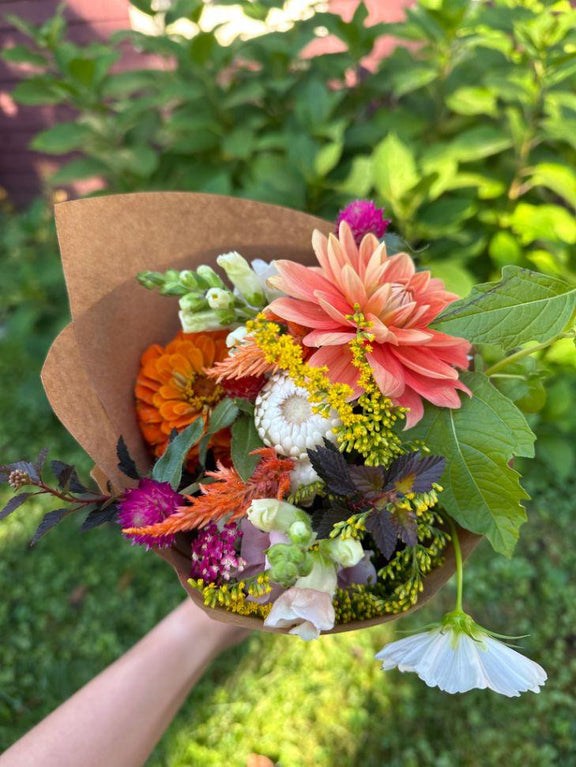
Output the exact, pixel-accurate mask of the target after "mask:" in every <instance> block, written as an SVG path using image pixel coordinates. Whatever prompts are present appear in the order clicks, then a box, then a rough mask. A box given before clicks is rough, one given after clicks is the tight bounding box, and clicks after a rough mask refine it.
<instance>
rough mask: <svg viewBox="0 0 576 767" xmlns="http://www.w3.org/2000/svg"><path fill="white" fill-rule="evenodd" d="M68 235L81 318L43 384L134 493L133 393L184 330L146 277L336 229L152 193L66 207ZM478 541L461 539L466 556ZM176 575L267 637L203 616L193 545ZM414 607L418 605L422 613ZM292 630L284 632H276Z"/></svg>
mask: <svg viewBox="0 0 576 767" xmlns="http://www.w3.org/2000/svg"><path fill="white" fill-rule="evenodd" d="M56 223H57V229H58V239H59V243H60V250H61V254H62V263H63V267H64V274H65V278H66V285H67V288H68V294H69V298H70V308H71V313H72V322H71V323H70V325H68V326H67V327H66V328H65V329H64V330H63V331H62V333H61V334H60V335H59V336H58V338H57V339H56V341H55V342H54V344H53V345H52V348H51V349H50V352H49V354H48V357H47V359H46V362H45V364H44V368H43V370H42V381H43V384H44V388H45V390H46V394H47V395H48V399H49V400H50V403H51V405H52V407H53V409H54V412H55V413H56V415H57V416H58V418H59V419H60V420H61V421H62V423H63V424H64V426H65V427H66V429H67V430H68V431H69V432H70V433H71V434H72V436H73V437H74V438H75V439H76V441H77V442H78V443H79V444H80V445H81V446H82V447H83V448H84V450H85V451H86V452H87V453H88V455H90V457H91V458H92V459H93V461H94V463H95V465H96V467H97V468H96V469H95V471H94V475H95V478H96V480H97V482H98V484H100V486H101V487H102V486H105V484H106V482H107V480H110V482H111V483H112V484H113V485H114V486H115V487H117V488H124V487H126V486H128V485H130V481H129V480H127V478H126V477H125V476H124V475H123V474H122V473H121V472H120V471H119V470H118V468H117V458H116V443H117V441H118V438H119V437H120V436H121V435H122V436H123V437H124V439H125V441H126V444H127V445H128V448H129V450H130V452H131V454H132V455H133V456H134V458H135V460H136V462H137V464H138V466H139V467H140V469H141V470H143V471H146V470H147V469H148V468H150V466H151V459H150V456H149V453H148V450H147V448H146V445H145V444H144V441H143V439H142V437H141V435H140V431H139V429H138V425H137V422H136V415H135V410H134V397H133V388H134V382H135V378H136V375H137V371H138V366H139V360H140V355H141V354H142V352H143V351H144V349H145V348H146V347H147V346H149V345H150V344H152V343H165V342H167V341H168V340H169V339H170V338H171V337H172V336H173V334H174V333H175V332H176V331H177V330H178V317H177V308H178V307H177V301H176V299H169V298H166V297H163V296H159V295H157V294H155V293H152V292H151V291H148V290H145V289H144V288H142V287H141V286H140V285H138V283H137V282H136V279H135V276H136V274H137V273H138V272H140V271H143V270H155V271H163V270H165V269H167V268H171V267H174V268H177V269H178V268H189V269H194V268H196V267H197V266H198V265H199V264H202V263H205V264H211V265H213V264H214V263H215V259H216V256H218V255H219V254H220V253H225V252H227V251H230V250H238V251H239V252H240V253H242V255H243V256H245V257H246V258H248V259H253V258H264V259H266V260H271V259H277V258H289V259H292V260H295V261H300V262H302V263H310V262H312V259H313V253H312V249H311V245H310V242H311V235H312V231H313V229H314V228H317V229H320V230H321V231H323V232H324V233H328V232H330V231H331V230H332V224H330V223H328V222H326V221H323V220H321V219H317V218H314V217H312V216H309V215H307V214H305V213H299V212H297V211H293V210H289V209H287V208H280V207H278V206H275V205H267V204H264V203H258V202H252V201H249V200H242V199H238V198H232V197H220V196H217V195H206V194H193V193H179V192H152V193H145V194H129V195H116V196H110V197H97V198H92V199H87V200H76V201H74V202H67V203H62V204H60V205H58V206H57V207H56ZM479 540H480V538H479V537H478V536H475V535H473V534H472V533H469V532H467V531H461V544H462V549H463V553H464V555H465V556H467V555H468V554H469V553H470V552H471V551H472V549H473V548H474V547H475V546H476V544H477V543H478V541H479ZM158 553H159V554H160V556H162V557H163V558H164V559H165V560H166V561H168V562H169V563H170V564H171V565H172V567H173V568H174V569H175V570H176V572H177V574H178V577H179V579H180V581H181V583H182V585H183V586H184V588H185V589H186V591H187V592H188V593H189V594H190V596H191V598H192V599H193V600H194V601H195V602H196V603H197V604H199V605H200V606H201V607H203V609H205V610H206V612H208V613H209V614H210V615H211V616H213V617H215V618H218V620H222V621H225V622H228V623H236V624H239V625H242V626H245V627H247V628H258V629H262V628H263V626H262V621H261V620H260V619H257V618H253V617H247V616H239V615H234V614H232V613H229V612H227V611H226V610H223V609H217V610H213V609H210V608H204V606H203V604H202V597H201V595H200V594H199V593H198V592H196V591H194V590H193V589H191V588H190V587H189V586H188V584H187V582H186V581H187V578H188V576H189V570H190V557H189V554H188V551H187V550H186V547H185V546H182V544H178V543H177V544H176V545H175V546H174V547H172V549H169V550H164V551H158ZM454 571H455V566H454V559H453V552H452V550H451V549H450V550H449V551H448V553H447V556H446V561H445V563H444V564H443V565H442V567H440V568H437V569H436V570H435V571H434V572H432V573H431V574H430V575H429V576H428V577H427V578H426V583H425V589H424V592H423V593H422V595H421V596H420V599H419V602H418V605H417V607H420V606H421V605H422V604H424V603H425V602H426V601H428V599H430V598H431V597H432V596H434V594H436V592H437V591H438V590H439V589H440V588H441V587H442V586H443V585H444V583H446V581H447V580H448V579H449V578H450V576H451V575H452V574H453V573H454ZM413 609H414V608H413ZM395 617H397V616H394V615H389V616H384V617H381V618H374V619H372V620H370V621H364V622H355V623H350V624H346V625H343V626H337V627H336V628H335V629H334V630H333V631H334V632H339V631H350V630H352V629H357V628H361V627H365V626H371V625H375V624H377V623H384V622H386V621H389V620H393V619H394V618H395ZM277 633H286V630H277Z"/></svg>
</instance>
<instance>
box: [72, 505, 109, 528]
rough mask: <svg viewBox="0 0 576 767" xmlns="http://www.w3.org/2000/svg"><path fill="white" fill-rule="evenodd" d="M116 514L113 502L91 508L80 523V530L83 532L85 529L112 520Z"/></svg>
mask: <svg viewBox="0 0 576 767" xmlns="http://www.w3.org/2000/svg"><path fill="white" fill-rule="evenodd" d="M117 515H118V507H117V506H116V504H114V503H111V504H109V505H108V506H97V507H96V508H95V509H92V511H91V512H90V513H89V514H88V516H87V517H86V519H85V520H84V522H83V523H82V527H81V528H80V532H81V533H85V532H86V531H87V530H92V529H93V528H94V527H100V525H104V524H106V522H114V521H115V520H116V517H117Z"/></svg>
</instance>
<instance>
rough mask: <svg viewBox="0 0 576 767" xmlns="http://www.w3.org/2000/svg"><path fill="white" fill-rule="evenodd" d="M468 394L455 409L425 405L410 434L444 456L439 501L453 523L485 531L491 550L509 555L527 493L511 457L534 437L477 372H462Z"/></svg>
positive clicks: (527, 450) (529, 447)
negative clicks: (470, 395)
mask: <svg viewBox="0 0 576 767" xmlns="http://www.w3.org/2000/svg"><path fill="white" fill-rule="evenodd" d="M461 379H462V382H463V383H464V384H466V386H468V387H469V388H470V389H471V391H472V394H473V396H472V397H471V398H470V399H468V398H467V397H464V400H463V402H462V407H461V408H460V409H459V410H453V409H450V408H439V407H436V406H434V405H427V406H426V409H425V412H424V417H423V419H422V420H421V421H420V423H419V424H417V425H416V426H415V427H414V428H413V429H411V430H410V435H411V436H412V437H413V438H415V439H421V440H423V441H424V442H425V443H426V445H427V447H428V448H430V450H431V451H432V453H435V454H438V455H443V456H444V458H445V459H446V471H445V473H444V475H443V477H442V480H441V484H442V487H443V488H444V491H443V492H442V494H441V496H440V497H441V503H442V505H443V506H444V507H445V508H446V510H447V511H448V513H449V514H450V515H451V516H452V517H453V518H454V519H455V520H456V521H457V522H458V524H460V525H462V527H465V528H466V529H467V530H471V531H472V532H474V533H479V534H480V535H485V536H486V537H487V538H488V540H489V541H490V543H491V544H492V546H493V547H494V549H495V550H496V551H498V552H500V553H502V554H505V555H506V556H511V554H512V552H513V550H514V546H515V544H516V541H517V540H518V534H519V529H520V526H521V525H522V524H523V523H524V522H525V521H526V512H525V511H524V509H523V508H522V506H521V505H520V503H521V501H522V500H524V499H526V498H528V495H527V494H526V492H525V491H524V490H523V488H522V487H521V486H520V482H519V474H518V472H516V471H514V469H512V468H510V466H509V465H508V464H509V461H510V460H511V459H512V458H513V456H515V455H518V456H526V457H532V456H533V455H534V445H533V443H534V440H535V436H534V434H533V433H532V431H531V430H530V427H529V426H528V424H527V422H526V419H525V418H524V416H523V415H522V413H521V412H520V411H519V410H518V408H517V407H516V406H515V405H514V403H513V402H511V401H510V400H509V399H508V398H507V397H505V396H504V395H503V394H501V393H500V392H499V391H498V390H497V389H496V388H495V387H494V386H492V384H491V383H490V381H489V380H488V379H487V378H486V376H484V375H483V374H482V373H462V374H461Z"/></svg>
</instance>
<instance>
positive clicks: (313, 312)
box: [268, 298, 340, 330]
mask: <svg viewBox="0 0 576 767" xmlns="http://www.w3.org/2000/svg"><path fill="white" fill-rule="evenodd" d="M268 309H269V310H270V311H271V312H273V313H274V314H276V315H277V316H278V317H281V318H282V319H283V320H287V321H288V322H296V323H298V325H303V326H304V327H307V328H317V329H319V330H329V329H331V328H334V326H335V323H334V320H333V319H332V318H331V317H328V316H327V314H326V312H325V311H324V310H323V309H322V308H321V307H320V306H318V304H317V303H316V302H314V303H310V301H298V300H297V299H295V298H277V299H276V300H275V301H272V303H271V304H270V305H269V306H268ZM338 325H340V322H338Z"/></svg>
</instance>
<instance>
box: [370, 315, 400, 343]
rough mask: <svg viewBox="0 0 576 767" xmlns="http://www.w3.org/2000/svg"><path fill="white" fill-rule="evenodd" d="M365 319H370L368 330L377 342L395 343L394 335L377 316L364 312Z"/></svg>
mask: <svg viewBox="0 0 576 767" xmlns="http://www.w3.org/2000/svg"><path fill="white" fill-rule="evenodd" d="M366 319H367V320H369V321H370V323H371V325H370V332H371V333H372V334H373V335H374V340H375V341H376V343H378V344H383V343H391V344H397V343H398V342H397V340H396V336H395V335H394V333H392V331H391V330H390V329H389V328H387V327H386V325H385V324H384V323H383V322H382V320H381V319H380V318H379V317H376V316H375V315H374V314H370V313H368V314H366Z"/></svg>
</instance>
